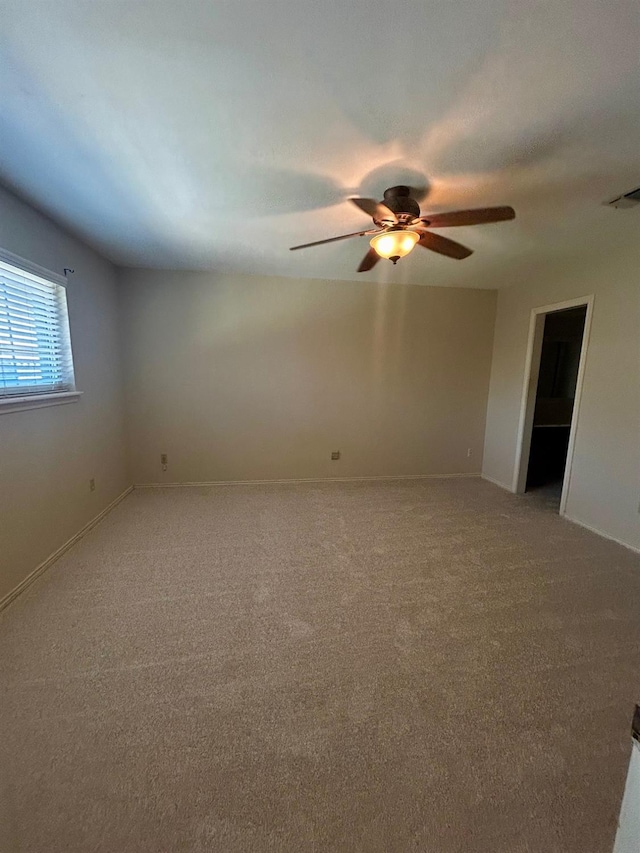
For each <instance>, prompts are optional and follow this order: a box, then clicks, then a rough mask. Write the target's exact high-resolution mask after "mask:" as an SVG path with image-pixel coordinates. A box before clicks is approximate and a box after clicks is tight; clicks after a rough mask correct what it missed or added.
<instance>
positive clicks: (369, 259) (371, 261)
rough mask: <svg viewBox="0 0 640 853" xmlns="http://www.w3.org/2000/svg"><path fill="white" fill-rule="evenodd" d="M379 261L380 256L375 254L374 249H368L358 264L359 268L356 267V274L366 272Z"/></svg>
mask: <svg viewBox="0 0 640 853" xmlns="http://www.w3.org/2000/svg"><path fill="white" fill-rule="evenodd" d="M379 260H380V255H379V254H378V253H377V252H376V250H375V249H369V251H368V252H367V254H366V255H365V256H364V258H363V259H362V260H361V262H360V266H359V267H358V272H367V270H370V269H372V268H373V267H375V265H376V264H377V263H378V261H379Z"/></svg>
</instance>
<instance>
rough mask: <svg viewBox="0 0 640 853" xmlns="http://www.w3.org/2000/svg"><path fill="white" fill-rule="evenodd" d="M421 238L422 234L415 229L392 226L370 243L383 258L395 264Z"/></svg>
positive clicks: (373, 238)
mask: <svg viewBox="0 0 640 853" xmlns="http://www.w3.org/2000/svg"><path fill="white" fill-rule="evenodd" d="M419 239H420V235H419V234H416V232H415V231H404V230H403V229H401V228H392V229H391V230H389V231H383V232H382V234H376V236H375V237H372V238H371V240H370V241H369V244H370V246H371V248H372V249H374V250H375V251H376V252H377V253H378V254H379V255H380V257H381V258H388V259H389V260H390V261H393V263H394V264H395V263H396V261H397V260H398V259H399V258H404V256H405V255H408V254H409V252H410V251H411V250H412V249H413V247H414V246H415V245H416V243H417V242H418V240H419Z"/></svg>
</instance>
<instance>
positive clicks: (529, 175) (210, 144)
mask: <svg viewBox="0 0 640 853" xmlns="http://www.w3.org/2000/svg"><path fill="white" fill-rule="evenodd" d="M0 15H1V16H2V19H1V21H0V24H1V26H0V96H1V98H0V139H1V143H0V180H2V181H3V182H4V183H5V184H6V185H8V186H9V187H10V188H12V189H14V190H16V191H17V192H18V193H19V194H21V195H22V196H24V197H26V198H28V199H29V200H31V201H33V202H35V203H36V204H37V205H38V206H40V207H41V208H42V209H44V210H45V211H47V212H48V213H49V214H50V215H52V216H53V217H54V218H56V219H58V220H60V221H62V222H64V223H65V224H66V225H67V226H69V227H70V228H71V229H72V230H74V231H75V232H77V233H79V234H80V235H82V236H83V237H84V238H85V239H86V240H87V241H88V242H90V243H91V244H92V245H94V246H96V247H97V248H99V249H100V250H101V251H102V252H103V254H105V255H106V256H107V257H109V258H111V259H112V260H114V261H116V262H117V263H121V264H126V265H131V266H161V267H172V268H182V267H185V268H203V267H204V268H209V267H211V268H216V269H222V270H238V271H241V272H247V273H266V274H271V275H288V276H305V277H321V278H334V279H350V278H363V277H364V278H369V279H374V280H376V279H384V280H398V281H413V282H417V283H433V284H445V285H446V284H449V285H465V286H495V284H496V277H499V275H500V273H501V271H502V272H504V270H505V269H507V266H505V265H506V264H508V263H509V262H510V261H513V260H519V261H522V260H526V259H527V258H528V257H531V258H533V257H535V256H536V255H537V254H538V253H540V252H550V253H558V254H562V253H568V252H572V251H578V250H582V249H583V248H585V247H587V246H591V245H592V244H593V239H592V233H595V231H602V230H604V231H607V230H611V229H615V228H617V227H618V223H619V222H620V220H619V219H616V218H617V217H621V216H631V215H634V214H635V212H632V213H629V214H623V213H621V212H618V211H614V210H611V209H609V208H606V207H603V206H602V202H603V201H604V200H605V199H607V198H610V197H611V196H613V195H615V194H616V193H619V192H622V191H626V190H629V189H631V188H632V187H634V186H637V185H638V184H640V157H639V152H640V109H639V106H640V103H639V101H640V52H639V48H638V45H639V44H640V4H638V2H637V0H606V2H603V0H404V2H389V0H387V2H379V1H378V0H322V2H319V0H200V2H196V0H125V2H120V0H0ZM402 182H406V183H409V184H411V185H414V186H419V187H423V188H426V190H427V191H426V192H425V191H424V189H423V193H422V195H423V201H422V207H423V211H424V212H428V211H433V210H444V209H452V208H457V207H468V206H471V207H475V206H484V205H491V204H511V205H513V206H514V207H515V208H516V210H517V214H518V219H517V220H516V221H515V222H511V223H504V224H496V225H489V226H477V227H474V228H458V229H449V230H447V231H443V232H442V233H444V234H447V235H448V236H451V237H454V238H456V239H459V240H460V241H461V242H463V243H466V244H468V245H469V246H470V247H471V248H473V249H475V254H474V255H473V256H472V257H471V258H469V259H468V260H466V261H463V262H458V261H452V260H450V259H448V258H443V257H440V256H437V255H434V254H432V253H431V252H429V253H427V252H424V251H422V250H421V249H417V250H416V251H414V252H413V253H412V254H411V255H410V256H409V257H408V258H405V259H403V260H402V261H401V262H400V263H399V264H398V266H397V267H395V268H394V267H392V266H391V264H388V263H386V262H384V263H383V262H381V263H379V264H378V265H377V267H376V268H375V269H374V270H373V271H372V272H370V273H366V274H358V273H356V272H355V269H356V267H357V265H358V262H359V260H360V258H361V257H362V255H363V254H364V252H365V251H366V249H367V243H366V238H359V239H355V240H352V241H346V242H342V243H336V244H333V245H329V246H324V247H319V248H314V249H308V250H306V251H301V252H295V253H290V252H289V251H288V247H289V246H291V245H294V244H297V243H302V242H307V241H311V240H317V239H322V238H324V237H330V236H333V235H336V234H341V233H344V232H349V231H353V230H357V229H358V228H360V227H364V226H366V225H367V223H368V220H367V219H366V217H364V215H363V214H361V213H360V212H359V211H358V210H357V209H356V208H355V207H353V206H351V205H350V204H348V203H345V199H346V198H347V197H348V196H349V195H352V194H362V195H374V196H376V197H381V195H382V191H383V190H384V189H385V187H387V186H389V185H391V184H396V183H402ZM585 235H587V237H585Z"/></svg>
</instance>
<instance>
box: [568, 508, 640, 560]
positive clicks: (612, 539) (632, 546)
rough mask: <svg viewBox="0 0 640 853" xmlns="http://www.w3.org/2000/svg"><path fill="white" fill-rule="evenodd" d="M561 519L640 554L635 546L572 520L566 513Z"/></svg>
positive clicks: (639, 550)
mask: <svg viewBox="0 0 640 853" xmlns="http://www.w3.org/2000/svg"><path fill="white" fill-rule="evenodd" d="M561 518H566V519H567V521H570V522H571V523H572V524H577V525H578V527H584V529H585V530H589V531H591V533H595V534H597V535H598V536H602V538H603V539H608V540H609V541H610V542H615V543H616V544H617V545H622V547H623V548H627V549H628V550H629V551H633V553H634V554H640V548H636V546H635V545H629V543H628V542H625V541H624V540H623V539H618V538H616V537H615V536H611V535H610V534H609V533H605V532H604V530H599V529H598V528H597V527H592V526H591V525H590V524H585V523H584V521H578V519H577V518H573V516H571V515H567V514H566V513H565V514H564V515H563V516H561Z"/></svg>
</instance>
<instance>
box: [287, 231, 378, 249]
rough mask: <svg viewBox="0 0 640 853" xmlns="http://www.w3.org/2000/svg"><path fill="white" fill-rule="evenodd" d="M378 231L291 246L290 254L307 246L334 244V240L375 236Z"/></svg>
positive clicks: (361, 232) (356, 233)
mask: <svg viewBox="0 0 640 853" xmlns="http://www.w3.org/2000/svg"><path fill="white" fill-rule="evenodd" d="M377 233H378V229H375V230H373V231H372V230H368V231H354V232H353V233H352V234H341V235H340V236H339V237H329V238H328V239H327V240H316V241H315V243H303V244H302V245H301V246H291V248H290V249H289V251H290V252H295V251H296V249H308V248H309V246H322V245H324V244H325V243H335V242H336V240H348V239H349V238H350V237H364V236H365V234H377Z"/></svg>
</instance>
